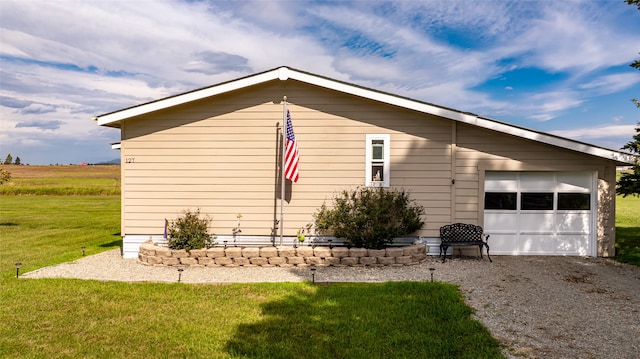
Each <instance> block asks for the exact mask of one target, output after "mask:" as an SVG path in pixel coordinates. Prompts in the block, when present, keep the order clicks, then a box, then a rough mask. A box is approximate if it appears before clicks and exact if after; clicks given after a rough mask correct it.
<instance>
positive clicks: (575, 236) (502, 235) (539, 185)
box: [484, 172, 597, 256]
mask: <svg viewBox="0 0 640 359" xmlns="http://www.w3.org/2000/svg"><path fill="white" fill-rule="evenodd" d="M596 189H597V177H596V174H595V173H592V172H486V173H485V195H484V228H485V232H486V233H487V234H490V235H491V237H490V238H489V246H490V248H491V253H492V254H506V255H518V254H519V255H580V256H583V255H588V256H595V255H596V235H597V234H596V230H595V223H596V222H595V220H596V208H597V202H596V201H597V190H596Z"/></svg>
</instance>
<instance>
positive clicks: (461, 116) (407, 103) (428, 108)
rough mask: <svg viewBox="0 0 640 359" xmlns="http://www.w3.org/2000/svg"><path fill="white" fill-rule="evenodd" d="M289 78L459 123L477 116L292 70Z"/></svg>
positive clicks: (289, 71) (289, 72)
mask: <svg viewBox="0 0 640 359" xmlns="http://www.w3.org/2000/svg"><path fill="white" fill-rule="evenodd" d="M288 74H289V77H290V78H292V79H294V80H298V81H301V82H306V83H309V84H313V85H316V86H320V87H324V88H328V89H331V90H335V91H340V92H344V93H348V94H351V95H355V96H359V97H363V98H366V99H370V100H375V101H379V102H382V103H387V104H390V105H395V106H398V107H403V108H407V109H411V110H416V111H419V112H423V113H428V114H432V115H437V116H440V117H445V118H450V119H453V120H458V121H472V120H473V119H475V118H476V116H473V115H469V114H465V113H462V112H459V111H454V110H449V109H446V108H442V107H438V106H433V105H429V104H427V103H423V102H417V101H412V100H409V99H406V98H402V97H398V96H394V95H390V94H386V93H382V92H377V91H373V90H369V89H366V88H362V87H358V86H353V85H349V84H346V83H342V82H338V81H333V80H330V79H327V78H322V77H317V76H313V75H310V74H307V73H304V72H298V71H295V70H292V69H289V70H288Z"/></svg>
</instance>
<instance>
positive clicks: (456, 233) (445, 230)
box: [440, 223, 482, 242]
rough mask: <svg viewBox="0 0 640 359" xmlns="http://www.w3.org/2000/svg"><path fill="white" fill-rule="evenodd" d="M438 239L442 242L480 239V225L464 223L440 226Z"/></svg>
mask: <svg viewBox="0 0 640 359" xmlns="http://www.w3.org/2000/svg"><path fill="white" fill-rule="evenodd" d="M440 240H442V241H443V242H476V241H482V227H480V226H476V225H473V224H466V223H454V224H447V225H446V226H442V227H440Z"/></svg>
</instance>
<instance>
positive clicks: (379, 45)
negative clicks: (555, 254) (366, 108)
mask: <svg viewBox="0 0 640 359" xmlns="http://www.w3.org/2000/svg"><path fill="white" fill-rule="evenodd" d="M639 52H640V10H639V9H638V8H637V7H636V6H631V5H628V4H626V3H625V2H624V1H622V0H608V1H596V0H587V1H578V0H576V1H573V0H558V1H533V0H530V1H493V0H476V1H468V0H464V1H458V0H452V1H392V2H387V1H375V0H374V1H293V0H292V1H198V0H99V1H80V0H57V1H50V0H44V1H39V0H29V1H26V0H17V1H14V0H0V111H1V112H0V118H1V124H0V162H3V161H4V159H5V158H6V156H7V154H11V155H12V157H13V158H14V159H15V158H16V157H20V160H21V162H22V163H23V164H32V165H36V164H58V163H59V164H71V163H73V164H77V163H81V162H89V163H97V162H101V161H109V160H113V159H117V158H119V153H118V152H117V150H112V149H111V143H113V142H118V141H119V138H120V134H119V130H117V129H112V128H104V127H100V126H98V125H97V123H96V122H94V121H92V120H91V118H92V117H94V116H98V115H101V114H105V113H108V112H112V111H115V110H119V109H123V108H126V107H130V106H134V105H138V104H141V103H146V102H149V101H152V100H156V99H160V98H164V97H167V96H171V95H175V94H179V93H183V92H188V91H191V90H195V89H199V88H202V87H207V86H211V85H215V84H218V83H220V82H224V81H229V80H233V79H236V78H240V77H244V76H248V75H251V74H255V73H259V72H263V71H266V70H270V69H274V68H277V67H280V66H289V67H292V68H295V69H298V70H302V71H305V72H310V73H314V74H317V75H321V76H326V77H329V78H332V79H336V80H340V81H346V82H349V83H353V84H356V85H360V86H365V87H369V88H373V89H376V90H380V91H384V92H390V93H394V94H397V95H400V96H405V97H409V98H412V99H415V100H419V101H425V102H429V103H433V104H437V105H441V106H444V107H449V108H453V109H456V110H460V111H463V112H472V113H475V114H477V115H480V116H483V117H487V118H491V119H495V120H498V121H501V122H506V123H510V124H513V125H517V126H521V127H525V128H529V129H533V130H537V131H543V132H547V133H551V134H554V135H558V136H563V137H567V138H569V139H573V140H577V141H581V142H587V143H590V144H593V145H597V146H602V147H606V148H610V149H616V150H617V149H619V148H620V147H622V146H623V145H624V144H626V143H627V142H629V141H631V140H632V136H633V135H634V134H635V131H634V129H635V127H636V124H637V123H638V122H639V121H640V109H639V108H637V107H636V106H635V105H634V104H633V103H632V102H631V99H632V98H638V99H640V71H638V70H637V69H634V68H632V67H630V66H629V64H630V63H631V62H633V61H634V60H636V59H639V58H640V54H639Z"/></svg>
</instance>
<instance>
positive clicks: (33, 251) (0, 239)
mask: <svg viewBox="0 0 640 359" xmlns="http://www.w3.org/2000/svg"><path fill="white" fill-rule="evenodd" d="M12 170H13V171H14V173H17V175H16V176H14V180H13V184H12V186H14V187H22V188H30V190H29V191H31V192H29V193H30V194H31V195H21V196H16V195H0V303H1V305H0V323H1V325H0V358H18V357H19V358H60V357H68V358H79V357H81V358H125V357H126V358H156V357H160V358H178V357H193V358H199V357H212V358H300V357H304V358H501V357H502V356H501V354H500V351H499V344H498V342H497V341H496V340H495V339H493V338H492V337H491V336H490V335H489V333H488V332H487V330H486V329H485V328H484V327H483V326H482V325H481V324H480V323H479V322H477V321H474V320H472V319H471V310H470V309H469V308H468V307H467V306H465V305H464V302H463V299H462V296H461V294H460V292H459V291H458V289H457V288H456V287H455V286H453V285H449V284H446V283H386V284H366V283H341V284H331V285H313V284H311V283H263V284H235V285H189V284H183V283H174V284H163V283H136V284H132V283H114V282H99V281H81V280H71V279H16V278H15V262H17V261H20V262H22V269H21V272H22V273H24V272H25V271H31V270H34V269H37V268H41V267H44V266H47V265H51V264H57V263H62V262H67V261H71V260H74V259H78V258H80V257H81V256H82V249H81V247H82V246H85V247H86V253H87V255H90V254H95V253H98V252H101V251H105V250H108V249H115V248H118V247H119V246H120V245H121V240H120V233H119V231H120V197H119V196H117V195H112V196H110V195H108V194H109V193H113V192H109V191H111V190H108V191H107V192H105V191H104V188H105V187H114V188H115V187H116V184H114V183H117V182H118V181H119V179H118V171H119V169H118V168H116V167H113V168H80V167H78V166H76V167H73V168H71V167H69V168H67V167H60V168H57V167H45V166H42V167H40V168H37V169H35V170H36V171H37V172H36V173H31V172H33V171H34V169H33V168H23V167H22V166H21V167H20V168H13V169H12ZM19 171H24V174H20V173H19ZM29 171H31V172H29ZM78 173H80V175H78ZM77 176H84V177H83V179H81V180H77V179H75V177H77ZM114 181H115V182H114ZM1 188H4V186H2V187H1ZM42 188H45V189H46V190H41V189H42ZM83 188H84V189H83ZM114 191H116V190H114ZM117 191H119V190H117ZM2 193H18V192H17V191H13V192H12V191H9V190H6V191H4V190H3V192H2ZM20 193H27V192H24V191H23V192H20ZM34 194H36V195H34ZM37 194H40V195H37ZM42 194H48V195H47V196H43V195H42ZM51 194H66V196H59V195H58V196H52V195H51ZM105 194H107V195H105ZM617 208H618V210H617V213H616V229H617V243H616V247H617V248H618V251H619V256H618V260H620V261H623V262H628V263H634V264H636V265H640V250H639V246H640V198H638V197H627V198H620V197H619V198H618V203H617Z"/></svg>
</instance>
